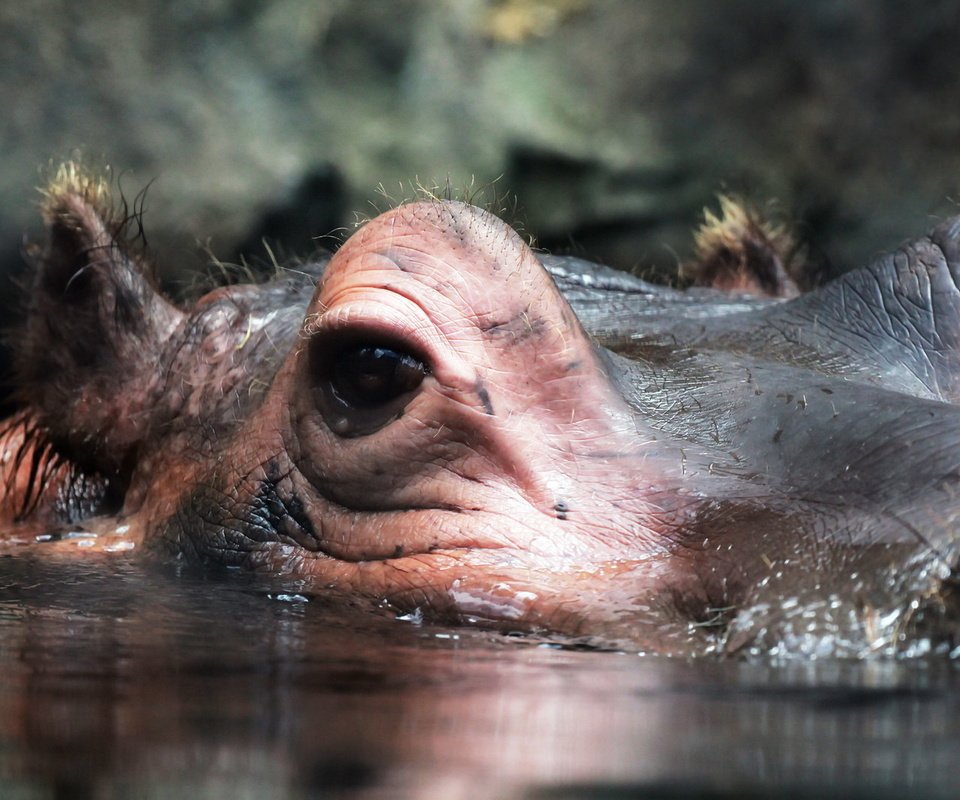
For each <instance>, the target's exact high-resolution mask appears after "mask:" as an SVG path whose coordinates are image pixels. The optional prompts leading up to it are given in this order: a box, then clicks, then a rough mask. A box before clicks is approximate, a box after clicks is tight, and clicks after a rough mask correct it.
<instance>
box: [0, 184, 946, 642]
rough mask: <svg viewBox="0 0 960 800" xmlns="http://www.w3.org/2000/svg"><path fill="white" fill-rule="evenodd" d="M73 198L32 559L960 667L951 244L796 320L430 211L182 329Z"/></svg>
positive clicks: (39, 395)
mask: <svg viewBox="0 0 960 800" xmlns="http://www.w3.org/2000/svg"><path fill="white" fill-rule="evenodd" d="M84 181H85V179H82V178H78V177H76V176H74V177H73V178H72V179H68V180H62V181H61V183H60V184H59V185H57V186H55V187H53V188H52V189H51V191H50V193H49V195H48V200H47V203H46V206H45V217H46V221H47V225H48V232H49V233H48V241H47V244H46V246H45V247H44V248H43V249H42V251H39V252H38V253H37V254H36V256H35V258H36V261H37V270H36V274H35V278H34V281H33V286H32V290H31V293H30V298H29V304H30V311H29V318H28V321H27V326H26V329H25V331H24V332H23V334H22V336H21V337H20V339H19V353H18V363H19V369H18V376H19V378H18V380H19V384H20V391H21V397H22V398H23V410H22V411H21V413H20V415H19V416H18V417H17V418H16V419H15V420H14V421H13V422H11V423H8V426H7V428H6V433H5V434H4V439H3V440H2V441H3V448H2V449H3V452H4V454H5V456H6V458H5V460H4V466H3V469H5V480H6V484H7V486H8V491H7V496H6V498H5V500H4V502H3V505H2V506H0V514H3V515H5V516H6V517H7V519H8V520H9V521H10V522H11V525H10V526H9V530H10V536H11V537H13V538H14V539H16V537H17V535H18V534H17V531H18V530H25V528H24V527H23V526H24V525H29V526H32V527H31V528H30V530H34V529H35V528H36V526H38V525H43V526H47V527H48V528H51V527H55V526H57V525H61V526H66V527H67V528H69V529H71V530H75V529H77V526H78V525H81V526H83V528H85V529H86V530H89V531H91V532H95V533H98V534H100V536H101V538H102V540H103V541H107V540H108V539H109V536H110V535H111V533H112V532H113V531H115V530H116V529H117V527H118V526H121V527H122V528H123V530H124V531H125V532H126V536H127V537H129V539H130V540H131V541H132V542H133V543H134V544H136V545H137V548H136V551H137V552H150V553H158V552H159V553H161V554H163V555H170V556H174V557H186V558H191V559H199V560H201V561H205V562H212V563H215V564H221V565H226V566H242V567H246V568H251V569H255V570H261V571H264V572H266V573H269V574H270V575H281V576H284V577H285V578H286V579H289V580H290V581H292V582H295V583H296V585H297V587H298V589H299V590H301V591H308V592H312V593H314V594H317V595H323V596H324V597H325V598H328V599H330V600H331V602H339V601H342V602H345V603H350V604H353V605H356V604H360V605H366V606H369V607H370V608H371V609H374V608H377V609H380V610H381V611H383V610H386V611H387V612H388V613H396V614H399V615H408V614H412V615H414V616H415V617H417V618H420V617H421V616H423V617H424V618H427V619H437V620H442V621H448V622H449V621H452V622H458V623H459V622H463V623H468V624H480V625H493V626H497V627H502V628H505V629H510V630H520V631H533V632H541V633H549V634H556V635H559V636H564V637H570V638H574V639H579V640H584V641H588V642H591V643H599V644H604V645H609V646H615V647H627V648H631V649H637V648H639V649H648V650H655V651H660V652H671V653H702V652H737V651H740V650H743V649H751V650H766V649H773V650H775V651H783V650H790V651H798V652H814V653H820V652H830V653H839V654H850V653H853V654H860V653H865V652H873V651H876V652H884V653H891V652H895V651H897V650H902V649H905V648H909V647H910V646H915V645H916V642H917V641H920V640H922V641H924V642H926V643H927V644H928V645H930V646H937V645H941V646H945V647H951V646H953V644H952V643H953V639H954V637H955V634H956V624H955V609H954V604H955V593H954V589H953V586H954V566H955V564H956V563H957V555H958V550H960V543H958V539H960V537H958V536H957V534H956V533H955V530H956V517H957V514H958V511H960V452H958V448H957V447H956V442H957V441H960V412H958V410H957V408H956V405H955V404H956V398H957V396H958V392H960V383H958V378H960V370H958V363H957V358H958V355H957V353H958V344H960V291H958V289H957V284H956V281H955V277H954V276H955V274H956V270H957V268H958V263H960V258H958V255H960V254H958V244H957V242H958V237H960V222H958V221H957V220H951V221H948V222H946V223H943V224H942V225H941V226H940V227H938V228H937V229H936V230H935V231H934V232H933V233H932V234H931V235H930V236H928V237H924V238H922V239H919V240H917V241H915V242H913V243H911V244H910V245H907V246H905V247H904V248H903V249H902V250H900V251H898V252H897V253H896V254H894V255H892V256H889V257H887V258H883V259H880V260H879V261H878V262H876V263H875V264H873V265H871V266H870V267H867V268H864V269H862V270H858V271H855V272H853V273H850V274H848V275H846V276H844V277H843V278H841V279H839V280H838V281H835V282H833V283H831V284H828V285H826V286H824V287H821V288H820V289H817V290H814V291H812V292H809V293H807V294H805V295H802V296H800V297H797V298H796V299H791V300H788V301H779V300H771V299H762V298H757V297H753V296H750V295H747V294H732V293H727V292H721V291H717V290H711V289H696V290H691V291H689V292H678V291H674V290H670V289H666V288H663V287H657V286H653V285H650V284H647V283H644V282H642V281H639V280H637V279H635V278H632V277H631V276H628V275H625V274H621V273H616V272H613V271H611V270H608V269H606V268H603V267H598V266H596V265H592V264H588V263H586V262H583V261H580V260H577V259H572V258H562V257H552V256H546V255H542V254H535V253H534V252H533V251H531V249H530V248H529V247H527V246H526V244H525V243H524V242H523V241H522V240H521V239H520V237H519V236H517V234H516V233H515V232H514V231H512V230H511V229H510V228H509V227H508V226H507V225H505V224H504V223H503V222H501V221H500V220H498V219H496V218H495V217H493V216H491V215H490V214H488V213H486V212H484V211H482V210H480V209H478V208H475V207H473V206H469V205H466V204H463V203H458V202H449V201H425V202H418V203H411V204H408V205H404V206H401V207H399V208H397V209H394V210H392V211H389V212H387V213H385V214H383V215H381V216H379V217H377V218H376V219H374V220H372V221H370V222H368V223H367V224H365V225H364V226H363V227H361V228H360V229H359V230H358V231H357V232H356V233H354V234H353V235H352V236H351V237H350V238H349V239H348V241H347V242H346V243H345V244H344V245H343V247H342V248H341V249H340V250H339V251H338V252H337V253H336V254H335V255H334V256H333V257H332V258H330V259H329V263H326V261H327V259H325V258H321V259H319V260H318V261H317V262H315V263H307V264H302V265H298V266H297V267H296V268H295V269H292V270H290V271H281V272H280V273H279V274H278V275H277V276H276V278H275V279H274V280H273V281H271V282H269V283H266V284H262V285H239V286H231V287H226V288H221V289H218V290H216V291H214V292H211V293H209V294H207V295H205V296H204V297H202V298H201V299H200V300H198V301H197V302H196V303H194V304H193V305H191V306H189V307H182V308H181V307H178V306H175V305H174V304H173V303H171V302H170V301H169V300H167V299H165V298H164V297H163V296H161V295H160V294H159V293H158V292H157V291H156V290H154V289H153V288H152V285H151V283H150V281H149V280H148V279H147V278H146V277H144V270H143V267H142V266H141V265H140V264H139V263H138V261H137V260H136V258H135V257H134V256H133V255H131V250H130V248H128V247H126V246H125V245H124V244H123V243H122V239H121V238H119V231H118V230H117V229H118V228H119V222H118V221H117V220H114V219H113V218H112V217H111V212H110V211H109V210H108V209H107V207H106V205H105V201H104V200H103V197H102V193H101V189H100V188H99V187H98V186H96V185H95V184H92V183H90V182H89V181H87V182H84ZM38 475H40V476H41V477H40V478H38V477H37V476H38ZM924 646H926V645H924Z"/></svg>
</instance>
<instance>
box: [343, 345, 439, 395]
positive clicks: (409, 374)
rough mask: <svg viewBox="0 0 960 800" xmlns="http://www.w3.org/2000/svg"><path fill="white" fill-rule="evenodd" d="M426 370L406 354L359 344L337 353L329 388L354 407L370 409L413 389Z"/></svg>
mask: <svg viewBox="0 0 960 800" xmlns="http://www.w3.org/2000/svg"><path fill="white" fill-rule="evenodd" d="M425 374H426V368H425V367H424V365H423V363H422V362H420V361H419V360H418V359H416V358H414V357H413V356H412V355H410V354H409V353H402V352H400V351H398V350H393V349H392V348H389V347H380V346H376V345H359V346H357V347H351V348H348V349H346V350H343V351H341V352H340V353H339V354H338V356H337V358H336V361H335V362H334V366H333V376H332V384H333V389H334V391H336V393H337V394H338V395H339V396H340V398H341V399H342V400H344V401H345V402H347V403H349V404H350V405H352V406H354V407H359V408H373V407H376V406H379V405H382V404H383V403H386V402H389V401H390V400H393V399H394V398H395V397H399V396H400V395H402V394H405V393H406V392H410V391H413V390H414V389H416V388H417V387H418V386H419V385H420V382H421V381H422V380H423V376H424V375H425Z"/></svg>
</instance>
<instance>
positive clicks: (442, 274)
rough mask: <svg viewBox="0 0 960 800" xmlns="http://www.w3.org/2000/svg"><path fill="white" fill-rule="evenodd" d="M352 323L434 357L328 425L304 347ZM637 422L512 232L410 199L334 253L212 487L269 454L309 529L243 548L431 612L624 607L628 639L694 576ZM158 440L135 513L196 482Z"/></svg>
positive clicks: (610, 620) (585, 621)
mask: <svg viewBox="0 0 960 800" xmlns="http://www.w3.org/2000/svg"><path fill="white" fill-rule="evenodd" d="M357 338H359V339H363V340H365V341H371V340H372V341H377V342H383V341H387V342H389V343H392V344H393V345H394V346H395V347H397V348H398V349H403V350H405V351H407V352H410V353H413V354H415V355H417V356H418V358H420V360H422V361H423V362H424V363H425V364H427V365H428V368H429V374H428V375H427V376H426V377H425V378H424V379H423V382H422V384H421V385H420V386H419V388H418V389H417V390H415V391H414V392H413V393H412V395H411V397H410V398H409V400H407V402H406V405H405V406H401V408H398V409H397V413H398V414H399V416H398V417H396V418H395V419H392V421H389V422H387V423H386V424H384V425H383V426H382V427H380V428H379V429H378V430H376V431H374V432H370V433H366V434H365V435H353V436H350V435H346V436H344V435H341V434H344V433H346V434H350V433H351V420H350V419H349V418H345V417H342V416H340V415H338V414H337V413H335V412H331V411H330V410H329V409H328V410H327V411H326V412H325V411H324V410H323V409H324V405H323V403H322V401H318V396H319V393H320V390H319V389H318V388H317V384H318V379H317V376H316V375H315V374H314V368H313V366H312V362H311V358H310V355H311V353H312V352H321V353H322V352H324V348H325V347H327V346H328V345H329V346H330V347H335V346H336V343H337V342H342V341H344V339H350V340H352V339H357ZM519 365H524V366H523V367H522V368H518V366H519ZM401 410H402V413H400V412H401ZM491 412H492V413H491ZM651 442H652V436H651V435H650V434H649V433H646V432H644V431H641V430H638V425H637V422H636V420H635V417H634V415H633V413H632V412H631V411H630V410H629V409H628V407H627V406H626V405H625V403H624V401H623V400H622V398H621V397H620V396H619V394H618V393H617V391H616V390H615V389H614V387H613V386H612V385H611V384H610V382H609V380H608V378H607V376H606V375H605V374H604V371H603V368H602V366H601V364H600V361H599V359H598V357H597V354H596V352H595V350H594V348H593V345H592V344H591V343H590V341H589V340H588V338H587V337H586V335H585V334H584V332H583V331H582V329H581V327H580V325H579V323H578V322H577V321H576V318H575V316H574V314H573V313H572V311H571V310H570V308H569V306H568V305H567V303H566V301H565V300H563V298H562V297H561V296H560V294H559V292H558V291H557V289H556V288H555V286H554V285H553V283H552V281H551V280H550V279H549V277H548V276H547V275H546V273H545V272H544V270H543V268H542V266H541V265H540V264H539V262H538V261H537V259H536V257H535V256H534V255H533V253H532V251H531V250H530V249H529V247H527V246H526V245H525V244H524V243H523V241H522V240H521V239H520V237H519V236H518V235H517V234H516V233H515V232H514V231H513V230H512V229H511V228H510V227H509V226H507V225H506V224H504V223H503V222H501V221H500V220H498V219H496V218H495V217H493V216H491V215H490V214H487V213H486V212H483V211H481V210H480V209H477V208H475V207H473V206H469V205H466V204H463V203H451V202H419V203H415V204H410V205H405V206H401V207H400V208H397V209H395V210H393V211H390V212H388V213H386V214H384V215H382V216H380V217H378V218H376V219H375V220H373V221H371V222H369V223H368V224H366V225H365V226H364V227H363V228H362V229H361V230H359V231H358V232H357V233H356V234H355V235H354V236H353V237H351V238H350V240H349V241H348V242H347V243H346V244H345V245H344V246H343V247H342V248H341V249H340V251H339V252H338V253H337V254H336V256H335V257H334V258H333V260H332V261H331V263H330V265H329V266H328V268H327V271H326V273H325V276H324V279H323V281H322V283H321V285H320V286H319V287H318V289H317V292H316V294H315V296H314V298H313V300H312V302H311V305H310V308H309V310H308V312H307V315H306V318H305V321H304V324H303V329H302V345H301V346H299V347H295V348H294V351H293V352H292V353H291V354H290V356H289V357H288V358H287V361H286V363H285V364H284V365H283V367H282V368H281V370H280V372H279V373H278V375H277V378H276V380H275V381H274V384H273V387H272V389H271V391H270V393H269V395H268V397H267V398H266V400H265V402H264V403H263V405H262V406H261V408H260V409H259V410H258V411H257V412H256V413H255V414H254V415H253V417H252V418H251V419H249V420H248V422H247V423H246V425H245V426H244V427H243V428H242V429H241V431H240V433H239V435H238V436H237V437H236V438H235V442H234V444H233V446H232V447H231V449H230V452H228V453H227V454H226V455H225V456H224V457H223V458H222V459H221V463H224V464H227V465H229V470H230V474H231V475H233V476H238V475H239V476H241V477H240V479H239V481H238V480H237V478H236V477H234V478H233V479H232V484H233V488H227V489H226V494H227V495H228V497H227V498H226V500H225V501H224V505H230V504H235V505H239V506H240V507H241V508H242V507H244V505H245V504H246V503H251V502H252V501H251V500H249V499H248V498H251V497H252V496H254V495H255V494H256V491H257V488H256V487H257V486H258V485H259V484H260V482H261V481H262V480H263V479H264V476H265V475H266V472H267V469H268V466H267V464H268V461H269V460H270V459H269V458H265V456H269V455H270V454H275V459H274V463H276V462H279V464H280V468H279V472H280V474H281V476H282V477H281V478H280V480H279V481H278V482H277V491H278V493H279V494H280V495H281V496H283V497H284V498H286V499H289V498H291V497H293V498H296V502H298V503H299V504H301V505H302V508H303V510H304V513H305V516H306V517H307V518H308V519H309V520H310V521H311V523H312V526H313V529H314V530H313V531H312V532H310V533H309V534H308V533H307V532H306V531H304V530H303V529H296V530H294V529H292V528H290V527H288V528H286V529H284V531H283V533H284V534H285V535H284V537H282V541H281V542H278V543H272V544H267V545H262V546H260V547H258V548H257V549H256V550H255V551H254V552H253V553H251V554H250V556H249V558H248V559H247V561H246V563H248V564H254V565H259V566H261V567H264V568H267V569H269V570H271V571H276V572H277V573H279V574H281V575H285V576H291V577H295V578H302V579H304V580H306V581H307V583H308V584H309V585H311V586H316V587H318V588H322V589H323V590H324V591H326V592H327V593H337V594H343V595H345V596H348V597H356V596H361V597H369V598H371V599H378V600H379V599H387V600H388V601H389V602H390V603H391V604H392V605H393V606H394V607H397V608H399V609H401V610H407V611H410V610H413V609H416V608H419V609H421V610H422V611H424V612H426V613H427V614H428V615H430V614H433V615H436V616H439V617H442V618H447V619H449V618H454V619H457V620H468V621H478V622H488V623H494V624H500V623H502V624H506V625H508V626H509V627H518V628H548V629H550V630H552V631H559V632H563V633H567V634H571V635H577V634H579V633H581V632H582V631H588V630H595V629H596V628H597V625H598V623H600V625H601V626H602V627H603V629H604V632H605V640H607V641H611V640H616V638H617V635H616V629H618V628H621V627H622V635H623V637H624V640H627V639H629V640H630V641H631V642H632V643H633V644H634V645H635V644H636V639H637V627H638V622H639V619H640V618H645V617H646V616H647V615H650V616H656V618H657V620H658V622H659V623H660V624H661V628H660V630H659V633H658V641H659V642H661V643H662V639H663V628H662V624H663V622H664V619H665V618H667V619H669V618H670V616H671V615H670V614H669V612H668V611H665V608H664V604H665V603H666V602H667V600H666V599H665V596H664V595H665V593H664V587H665V585H666V582H667V581H669V586H670V588H676V589H677V591H681V589H682V591H686V592H688V593H695V594H701V593H702V592H701V591H698V587H696V586H695V585H694V584H695V581H693V580H691V579H690V577H689V576H684V575H682V574H681V572H682V566H679V567H678V564H677V563H674V562H675V561H676V558H675V555H673V554H672V550H673V549H674V548H673V544H672V542H671V541H670V539H669V537H668V535H667V534H666V533H665V532H668V531H670V530H674V529H675V523H672V522H670V521H668V518H671V517H672V515H671V514H668V513H667V512H666V511H664V510H663V509H662V508H660V507H658V504H657V498H658V497H659V499H660V500H661V501H663V500H665V501H666V503H667V504H668V505H669V506H672V507H673V506H676V505H677V503H676V498H672V499H670V498H667V497H666V495H665V494H663V493H661V494H660V495H658V494H657V492H656V491H655V490H654V489H653V484H654V483H655V482H656V481H657V480H658V478H660V477H662V474H663V473H664V471H665V470H666V471H667V472H669V471H670V470H669V469H666V468H665V467H664V466H662V465H661V466H657V464H656V462H657V459H656V458H654V457H653V456H652V454H651V452H650V447H649V446H650V443H651ZM167 456H168V459H169V461H168V463H167V464H164V465H163V466H161V467H159V468H160V469H162V470H164V471H165V472H167V474H169V471H170V470H172V471H173V474H174V475H175V478H174V479H173V480H172V481H164V482H163V485H159V484H154V485H153V486H152V487H151V490H152V491H149V492H148V495H147V497H146V500H145V502H144V505H143V507H142V508H141V509H139V511H141V512H142V513H141V515H140V518H141V519H150V520H163V519H166V518H169V517H170V516H171V515H172V514H173V513H174V512H175V510H176V509H177V507H178V505H179V504H180V503H181V498H178V497H176V496H171V492H170V485H171V483H173V484H175V485H179V486H183V487H193V486H196V485H197V482H198V481H200V480H206V481H207V482H209V477H208V476H205V475H204V473H203V469H204V466H203V465H202V464H201V465H199V466H198V467H191V466H189V465H187V464H185V463H184V461H183V459H181V458H178V457H177V455H176V454H175V453H173V454H171V453H168V454H167ZM165 460H166V459H165ZM157 468H158V467H157V466H156V465H155V464H153V463H151V464H150V465H149V472H153V471H154V469H157ZM207 469H209V468H207ZM227 481H229V478H228V479H227ZM135 482H136V481H135ZM132 510H133V509H129V508H128V511H132ZM673 513H674V514H675V513H677V512H673ZM148 536H149V532H148ZM668 559H669V562H670V564H669V568H668V566H667V565H668ZM678 569H679V570H680V572H678ZM666 594H671V593H669V592H668V593H666ZM655 607H656V610H654V608H655ZM646 627H647V628H649V629H650V630H652V631H653V630H655V629H654V627H653V626H650V625H647V626H646ZM611 628H613V630H611Z"/></svg>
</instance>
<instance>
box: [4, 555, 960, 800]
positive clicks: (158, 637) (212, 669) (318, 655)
mask: <svg viewBox="0 0 960 800" xmlns="http://www.w3.org/2000/svg"><path fill="white" fill-rule="evenodd" d="M0 670H2V674H3V680H2V682H0V775H2V777H3V779H4V784H3V785H4V787H5V790H4V791H3V792H2V796H4V797H6V796H19V797H49V796H91V797H118V796H137V797H187V796H190V797H221V796H230V797H257V798H263V797H310V796H317V795H323V796H328V795H329V796H338V795H339V796H368V795H369V796H383V795H384V794H386V795H390V794H392V793H393V792H398V793H402V794H404V795H407V796H415V797H470V798H474V797H503V796H547V797H554V796H556V797H574V796H598V795H599V796H612V797H619V796H634V795H635V794H636V793H648V794H649V796H658V797H659V796H667V797H676V796H685V794H686V792H688V791H689V792H691V793H694V794H695V793H696V792H700V791H702V790H706V789H709V790H710V791H711V795H710V796H729V797H741V796H749V795H751V794H754V795H764V794H765V793H766V792H767V791H772V790H773V788H774V787H790V788H792V790H793V791H794V793H795V794H796V795H799V796H811V797H818V796H824V795H826V796H831V795H836V796H840V795H844V796H849V795H850V793H851V792H852V793H854V794H855V795H856V796H862V797H877V796H882V797H887V796H889V797H894V796H896V797H902V796H922V797H939V796H943V797H947V796H953V794H954V786H953V785H952V783H951V782H952V777H953V769H954V768H955V759H956V756H955V754H956V753H957V752H958V744H960V741H958V740H960V703H958V702H957V689H958V686H960V679H958V673H957V669H956V666H952V665H951V664H949V663H944V662H942V661H939V660H938V661H930V662H927V663H924V662H911V663H893V662H872V663H842V662H832V663H809V662H808V663H800V664H789V665H781V666H772V665H769V664H744V663H717V662H710V661H706V660H702V661H698V662H683V661H676V660H670V659H663V658H642V657H638V656H635V655H621V654H613V653H595V652H577V651H568V650H559V649H555V648H552V647H546V646H538V645H537V644H536V643H534V642H530V641H529V640H527V641H521V640H514V639H510V638H509V637H504V636H501V635H493V634H486V633H483V632H477V631H465V630H460V631H452V630H443V629H438V628H428V627H421V626H417V625H413V624H409V623H402V622H397V621H396V620H393V619H386V618H385V619H383V620H378V619H371V618H370V616H369V614H363V615H362V618H361V616H359V615H358V617H357V618H352V617H351V616H350V615H349V614H345V613H344V612H343V611H342V609H341V610H338V611H337V612H336V613H335V614H334V613H332V611H330V610H327V609H324V608H323V605H322V602H320V601H313V602H304V600H303V599H302V598H298V597H297V596H295V594H292V593H289V592H288V593H287V596H286V597H283V598H281V597H279V596H278V595H277V594H276V593H274V594H273V599H271V597H269V596H268V593H267V590H266V589H265V588H264V587H262V586H258V585H256V584H254V583H252V582H251V579H250V578H248V577H245V576H236V577H229V576H227V577H224V576H220V577H217V578H215V579H214V578H203V577H199V576H193V575H176V574H173V573H171V572H170V571H167V572H160V573H155V572H151V571H150V570H148V569H145V568H143V567H140V566H135V565H133V564H131V563H128V562H124V561H123V560H122V559H117V558H113V559H110V560H107V561H103V562H99V561H95V560H90V561H88V562H86V563H68V562H57V561H48V560H40V559H32V558H29V557H19V556H18V557H6V558H0ZM778 791H779V790H778ZM641 796H643V795H642V794H641Z"/></svg>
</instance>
